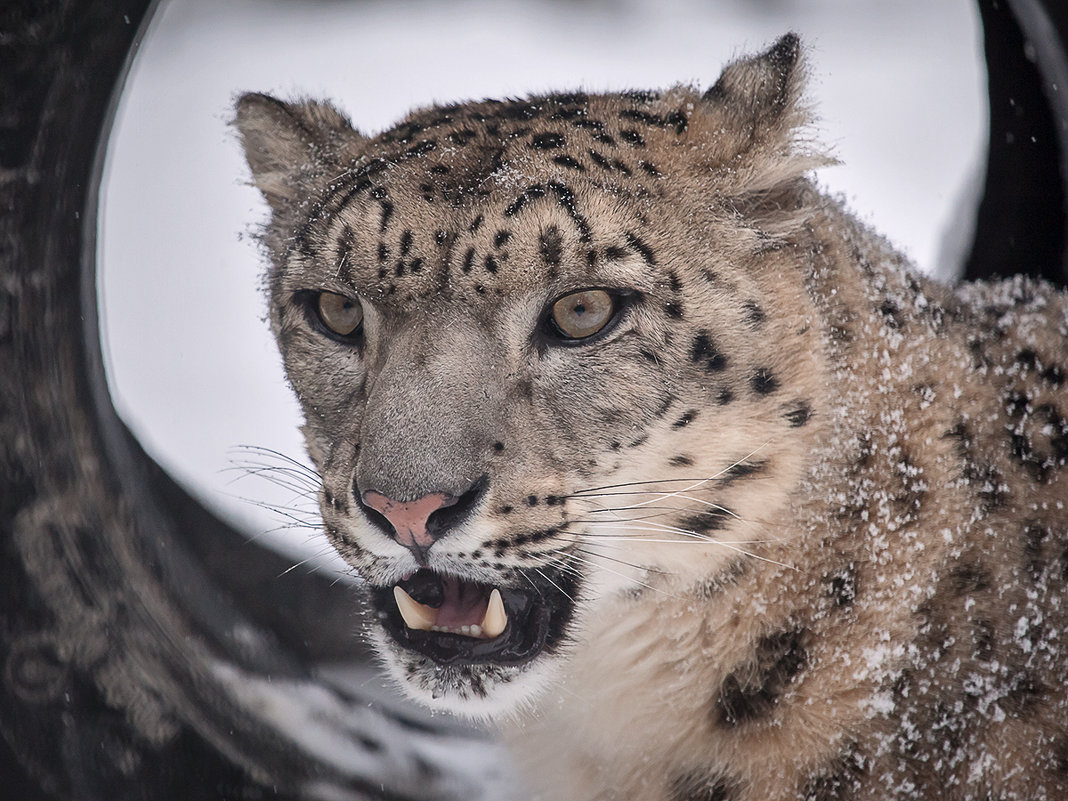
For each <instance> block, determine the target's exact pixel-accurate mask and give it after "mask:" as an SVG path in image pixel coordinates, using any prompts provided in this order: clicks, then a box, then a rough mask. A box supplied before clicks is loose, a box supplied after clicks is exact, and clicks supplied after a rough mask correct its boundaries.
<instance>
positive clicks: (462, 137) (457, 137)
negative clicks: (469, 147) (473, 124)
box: [445, 128, 477, 147]
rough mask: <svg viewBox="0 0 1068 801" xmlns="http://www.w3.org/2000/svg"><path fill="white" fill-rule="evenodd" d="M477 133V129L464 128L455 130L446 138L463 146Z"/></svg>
mask: <svg viewBox="0 0 1068 801" xmlns="http://www.w3.org/2000/svg"><path fill="white" fill-rule="evenodd" d="M476 135H477V134H476V133H475V131H473V130H471V129H470V128H464V129H463V130H460V131H453V132H452V133H451V134H449V135H448V136H447V137H445V138H446V139H448V140H449V141H450V142H452V144H454V145H459V146H460V147H463V146H464V145H466V144H467V143H468V142H470V141H471V140H472V139H474V138H475V136H476Z"/></svg>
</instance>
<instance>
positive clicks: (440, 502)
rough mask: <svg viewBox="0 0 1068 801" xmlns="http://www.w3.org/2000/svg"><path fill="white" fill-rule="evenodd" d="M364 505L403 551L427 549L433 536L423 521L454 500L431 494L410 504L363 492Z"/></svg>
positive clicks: (452, 497)
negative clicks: (390, 531) (379, 518)
mask: <svg viewBox="0 0 1068 801" xmlns="http://www.w3.org/2000/svg"><path fill="white" fill-rule="evenodd" d="M362 500H363V503H364V505H365V506H366V507H367V508H369V509H372V510H374V511H375V512H377V513H378V514H379V515H381V516H382V517H384V518H385V519H386V520H387V521H389V525H390V527H391V528H392V529H393V538H394V539H396V540H397V542H399V543H400V544H401V545H403V546H405V547H406V548H412V547H417V548H423V549H426V548H429V547H430V546H431V545H432V544H433V543H434V540H435V539H436V536H435V535H434V534H433V533H432V532H430V531H428V530H427V520H428V519H429V518H430V516H431V515H432V514H433V513H434V512H435V511H437V510H438V509H441V508H442V507H447V506H452V505H453V504H455V503H456V497H455V496H453V495H449V494H447V493H444V492H431V493H428V494H426V495H423V496H422V497H420V498H416V499H415V500H412V501H398V500H395V499H393V498H390V497H389V496H387V495H384V494H383V493H381V492H378V491H376V490H365V491H364V493H363V498H362Z"/></svg>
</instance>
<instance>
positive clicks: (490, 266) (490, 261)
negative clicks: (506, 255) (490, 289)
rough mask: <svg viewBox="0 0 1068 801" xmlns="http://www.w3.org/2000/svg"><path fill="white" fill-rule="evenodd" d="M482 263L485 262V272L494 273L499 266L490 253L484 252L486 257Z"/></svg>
mask: <svg viewBox="0 0 1068 801" xmlns="http://www.w3.org/2000/svg"><path fill="white" fill-rule="evenodd" d="M483 263H484V264H485V267H486V272H488V273H496V272H497V270H498V268H499V265H498V264H497V260H496V259H495V258H494V257H493V254H492V253H487V254H486V259H485V261H484V262H483Z"/></svg>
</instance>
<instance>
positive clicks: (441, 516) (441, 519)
mask: <svg viewBox="0 0 1068 801" xmlns="http://www.w3.org/2000/svg"><path fill="white" fill-rule="evenodd" d="M488 485H489V477H488V476H485V475H484V476H482V477H481V478H480V479H478V481H476V482H475V483H474V484H472V485H471V486H470V487H469V488H468V489H467V491H466V492H464V493H463V494H462V495H460V497H458V498H456V499H455V500H454V501H453V502H452V503H451V504H449V505H448V506H442V507H441V508H440V509H436V510H434V512H433V513H431V515H430V517H429V519H428V520H427V529H428V530H429V531H430V533H431V534H432V535H433V537H434V538H435V539H437V538H439V537H442V536H444V535H445V534H446V533H448V532H449V531H450V530H451V529H454V528H456V527H458V526H459V525H461V524H462V523H463V522H464V520H466V519H467V517H468V516H469V515H470V514H471V512H472V510H473V509H474V508H475V507H476V506H478V504H479V502H480V501H481V500H482V497H483V496H484V495H485V494H486V487H487V486H488Z"/></svg>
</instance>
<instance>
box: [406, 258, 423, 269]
mask: <svg viewBox="0 0 1068 801" xmlns="http://www.w3.org/2000/svg"><path fill="white" fill-rule="evenodd" d="M422 269H423V260H422V259H421V258H419V257H418V256H417V257H416V258H414V259H412V260H411V261H410V262H408V270H409V271H410V272H413V273H418V272H421V271H422Z"/></svg>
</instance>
